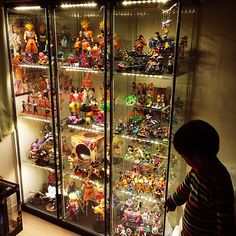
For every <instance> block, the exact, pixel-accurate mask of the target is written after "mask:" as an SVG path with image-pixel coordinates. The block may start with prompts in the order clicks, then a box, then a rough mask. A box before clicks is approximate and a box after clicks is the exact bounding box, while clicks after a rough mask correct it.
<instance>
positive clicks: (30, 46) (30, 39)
mask: <svg viewBox="0 0 236 236" xmlns="http://www.w3.org/2000/svg"><path fill="white" fill-rule="evenodd" d="M24 40H25V42H26V46H25V52H26V53H27V54H29V53H34V54H37V53H38V47H37V35H36V33H35V31H34V25H33V24H32V23H27V24H25V32H24Z"/></svg>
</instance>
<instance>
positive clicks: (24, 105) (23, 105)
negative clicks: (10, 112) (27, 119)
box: [21, 101, 26, 112]
mask: <svg viewBox="0 0 236 236" xmlns="http://www.w3.org/2000/svg"><path fill="white" fill-rule="evenodd" d="M21 106H22V109H23V110H22V112H26V104H25V101H22V105H21Z"/></svg>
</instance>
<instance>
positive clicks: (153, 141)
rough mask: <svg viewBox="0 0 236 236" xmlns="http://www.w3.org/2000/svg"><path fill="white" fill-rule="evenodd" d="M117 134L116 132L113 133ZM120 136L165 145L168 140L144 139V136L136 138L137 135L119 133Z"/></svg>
mask: <svg viewBox="0 0 236 236" xmlns="http://www.w3.org/2000/svg"><path fill="white" fill-rule="evenodd" d="M114 135H118V134H114ZM120 136H121V137H122V138H125V139H128V140H136V141H139V142H148V143H153V144H161V145H167V144H168V140H166V141H165V139H163V140H161V141H158V140H151V139H147V138H146V139H145V138H137V137H131V136H129V135H120Z"/></svg>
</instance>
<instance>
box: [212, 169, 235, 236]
mask: <svg viewBox="0 0 236 236" xmlns="http://www.w3.org/2000/svg"><path fill="white" fill-rule="evenodd" d="M227 174H228V173H227ZM215 203H216V217H217V235H219V236H225V235H236V229H235V218H234V217H235V215H234V192H233V186H232V182H231V179H230V175H229V174H228V175H227V176H225V179H224V181H223V182H222V183H221V184H220V185H219V186H218V187H217V188H216V192H215Z"/></svg>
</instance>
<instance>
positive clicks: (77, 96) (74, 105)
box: [69, 88, 82, 116]
mask: <svg viewBox="0 0 236 236" xmlns="http://www.w3.org/2000/svg"><path fill="white" fill-rule="evenodd" d="M81 101H82V93H81V92H80V90H79V89H78V88H77V89H74V88H72V91H71V93H70V98H69V109H70V113H71V115H72V116H78V115H79V112H80V103H81Z"/></svg>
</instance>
